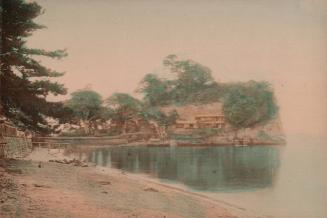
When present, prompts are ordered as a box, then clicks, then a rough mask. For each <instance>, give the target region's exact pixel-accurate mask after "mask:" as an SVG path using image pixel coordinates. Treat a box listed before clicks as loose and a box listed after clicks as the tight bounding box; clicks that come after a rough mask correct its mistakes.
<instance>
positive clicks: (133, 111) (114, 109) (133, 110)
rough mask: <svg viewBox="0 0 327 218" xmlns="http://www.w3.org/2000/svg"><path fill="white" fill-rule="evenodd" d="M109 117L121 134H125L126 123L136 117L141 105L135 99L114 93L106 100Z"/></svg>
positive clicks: (127, 95)
mask: <svg viewBox="0 0 327 218" xmlns="http://www.w3.org/2000/svg"><path fill="white" fill-rule="evenodd" d="M105 103H106V107H107V109H108V110H109V117H110V118H111V120H112V121H113V122H116V123H117V125H118V128H119V129H120V130H121V131H122V133H126V128H127V126H126V124H127V121H129V120H132V119H134V118H136V117H138V115H139V112H140V110H141V108H142V104H141V102H140V101H139V100H137V99H136V98H134V97H132V96H130V95H129V94H125V93H114V94H113V95H112V96H110V97H109V98H107V99H106V101H105Z"/></svg>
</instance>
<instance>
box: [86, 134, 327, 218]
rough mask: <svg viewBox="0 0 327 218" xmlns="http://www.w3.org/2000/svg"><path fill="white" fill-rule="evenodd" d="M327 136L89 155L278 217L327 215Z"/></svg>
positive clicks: (120, 149)
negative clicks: (260, 143) (284, 143)
mask: <svg viewBox="0 0 327 218" xmlns="http://www.w3.org/2000/svg"><path fill="white" fill-rule="evenodd" d="M326 142H327V141H326V140H322V139H305V138H293V139H292V138H290V139H289V140H288V145H287V146H278V147H172V148H170V147H148V148H147V147H112V148H104V149H96V150H94V151H92V152H91V153H88V154H87V158H88V159H89V161H91V162H94V163H97V164H98V165H101V166H107V167H112V168H118V169H122V170H125V171H128V172H132V173H142V174H147V175H149V176H151V177H154V178H157V179H158V180H160V181H163V182H166V183H176V184H181V185H185V186H186V187H187V188H189V189H190V190H192V191H195V192H201V193H203V194H206V195H209V196H210V197H212V198H216V199H220V200H224V201H227V202H230V203H232V204H235V205H238V206H241V207H244V208H246V209H247V210H248V211H253V212H254V213H255V214H260V215H268V216H272V217H292V218H293V217H305V218H307V217H308V218H311V217H312V218H315V217H324V218H325V217H327V143H326Z"/></svg>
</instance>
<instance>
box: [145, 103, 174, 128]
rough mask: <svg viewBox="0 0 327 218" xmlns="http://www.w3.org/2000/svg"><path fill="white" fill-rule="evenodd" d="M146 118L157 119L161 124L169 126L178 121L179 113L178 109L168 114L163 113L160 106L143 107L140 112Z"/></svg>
mask: <svg viewBox="0 0 327 218" xmlns="http://www.w3.org/2000/svg"><path fill="white" fill-rule="evenodd" d="M140 115H141V117H142V118H143V119H144V120H147V121H149V120H153V121H156V122H157V123H158V124H159V125H160V126H163V127H168V126H169V125H172V124H174V123H175V122H176V120H177V118H178V114H177V111H176V110H173V111H170V112H169V113H168V114H165V113H163V112H162V111H161V110H160V108H156V107H150V108H143V110H142V112H141V113H140Z"/></svg>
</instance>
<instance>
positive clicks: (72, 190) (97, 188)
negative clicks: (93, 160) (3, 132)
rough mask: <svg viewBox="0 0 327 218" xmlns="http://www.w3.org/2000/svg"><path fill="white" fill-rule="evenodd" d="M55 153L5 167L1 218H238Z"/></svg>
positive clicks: (202, 200) (176, 191) (211, 204)
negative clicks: (67, 161) (69, 161)
mask: <svg viewBox="0 0 327 218" xmlns="http://www.w3.org/2000/svg"><path fill="white" fill-rule="evenodd" d="M51 157H52V158H53V155H48V154H47V152H46V149H45V150H44V151H43V152H41V153H40V152H39V154H37V155H35V153H32V154H31V155H30V156H29V157H27V158H25V159H21V160H10V161H9V162H7V163H6V164H5V166H3V168H2V169H1V172H0V174H1V179H2V180H5V181H6V182H3V181H2V184H3V185H2V190H1V203H0V211H1V217H144V218H150V217H151V218H156V217H158V218H159V217H160V218H164V217H166V218H168V217H169V218H170V217H172V218H175V217H185V218H186V217H188V218H189V217H194V218H200V217H209V218H210V217H212V218H217V217H226V218H228V217H237V216H236V215H235V213H233V212H232V211H230V210H229V209H226V207H225V205H223V204H221V203H219V202H214V201H211V200H210V199H205V198H203V197H201V196H197V195H195V194H194V195H192V193H187V192H183V191H182V190H179V189H174V188H171V187H169V186H166V185H163V184H160V183H154V182H149V181H147V180H143V179H138V177H134V176H130V175H128V174H126V173H125V172H120V171H118V170H111V169H106V170H104V169H101V168H97V167H95V166H92V165H89V166H88V167H81V166H74V165H73V164H62V163H55V162H49V160H50V159H51ZM57 158H59V157H58V156H57ZM2 165H4V164H2ZM6 184H7V185H6Z"/></svg>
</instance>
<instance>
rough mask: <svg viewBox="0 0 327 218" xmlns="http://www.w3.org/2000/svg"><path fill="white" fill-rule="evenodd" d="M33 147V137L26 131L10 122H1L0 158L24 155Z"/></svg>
mask: <svg viewBox="0 0 327 218" xmlns="http://www.w3.org/2000/svg"><path fill="white" fill-rule="evenodd" d="M31 149H32V142H31V139H29V138H27V137H26V135H25V134H24V132H21V131H18V130H17V129H16V128H15V127H14V126H11V125H10V124H7V123H1V124H0V158H15V157H24V156H26V155H27V154H28V153H29V152H30V151H31Z"/></svg>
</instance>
